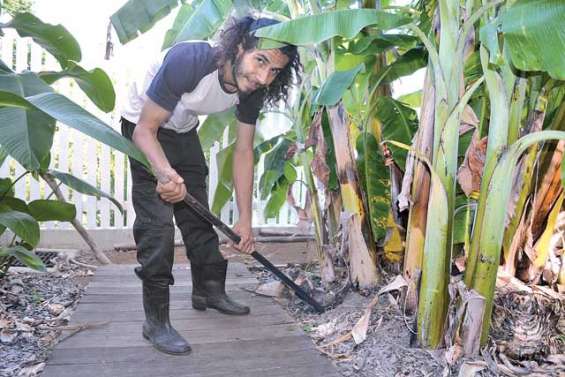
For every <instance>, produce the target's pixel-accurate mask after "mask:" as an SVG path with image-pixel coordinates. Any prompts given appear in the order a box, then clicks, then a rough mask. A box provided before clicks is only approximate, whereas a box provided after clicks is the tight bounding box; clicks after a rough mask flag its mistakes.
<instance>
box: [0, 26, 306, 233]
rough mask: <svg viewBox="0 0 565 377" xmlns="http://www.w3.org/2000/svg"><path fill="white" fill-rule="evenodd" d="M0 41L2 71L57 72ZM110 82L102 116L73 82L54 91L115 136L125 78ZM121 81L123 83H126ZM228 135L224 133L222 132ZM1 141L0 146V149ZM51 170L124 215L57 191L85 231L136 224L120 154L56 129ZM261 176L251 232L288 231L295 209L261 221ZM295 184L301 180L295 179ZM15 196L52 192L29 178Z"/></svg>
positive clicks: (231, 217) (40, 57)
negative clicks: (109, 104)
mask: <svg viewBox="0 0 565 377" xmlns="http://www.w3.org/2000/svg"><path fill="white" fill-rule="evenodd" d="M4 33H5V35H4V36H3V37H1V38H0V53H1V59H2V60H3V61H4V63H5V64H6V65H8V66H9V67H10V68H12V69H13V70H14V71H16V72H22V71H24V70H31V71H34V72H38V71H43V70H59V69H60V67H59V65H58V63H57V62H56V60H55V59H54V58H53V57H52V56H51V55H49V54H48V53H46V52H45V51H44V50H42V49H41V48H40V47H39V46H38V45H36V44H34V43H33V42H32V41H31V39H30V38H20V37H18V36H17V34H16V33H15V32H14V31H12V30H4ZM109 74H110V76H111V77H112V80H113V82H114V87H115V89H116V94H117V103H116V109H115V110H114V112H112V113H109V114H106V113H103V112H101V111H100V110H98V109H97V108H96V106H95V105H93V104H92V103H91V102H90V100H89V99H88V97H86V95H84V93H82V91H81V90H80V88H78V87H77V85H76V84H75V83H74V81H71V80H68V79H62V80H60V81H58V82H56V83H55V84H54V85H53V86H54V87H55V89H56V90H57V91H58V92H60V93H62V94H64V95H66V96H67V97H68V98H70V99H71V100H73V101H74V102H76V103H77V104H79V105H81V106H82V107H84V108H85V109H86V110H87V111H89V112H91V113H92V114H94V115H96V116H97V117H99V118H100V119H102V120H103V121H104V122H106V123H107V124H108V125H110V126H112V127H113V128H115V129H116V130H117V131H119V125H118V123H119V122H118V120H119V109H120V108H121V101H122V100H123V98H125V93H126V88H127V86H128V81H127V75H123V76H122V75H120V74H119V73H118V74H117V73H116V72H109ZM123 77H126V78H125V79H124V78H123ZM226 132H227V130H226ZM1 143H2V141H1V140H0V144H1ZM226 143H227V134H226V135H224V137H223V138H222V140H219V141H218V142H217V143H215V145H214V146H212V148H211V150H210V175H209V182H208V183H209V185H208V187H209V192H210V201H211V199H212V197H213V193H214V191H215V188H216V184H217V176H218V172H217V168H216V164H215V161H216V154H217V153H218V152H219V151H220V150H221V148H222V147H224V146H226ZM50 168H51V169H56V170H59V171H63V172H67V173H71V174H73V175H75V176H76V177H78V178H81V179H83V180H85V181H87V182H89V183H90V184H92V185H93V186H96V187H97V188H99V189H100V190H102V191H104V192H106V193H108V194H110V195H112V196H113V197H114V198H115V199H116V200H117V201H118V202H120V203H121V205H122V206H123V209H124V211H123V214H122V213H121V212H120V211H119V210H118V209H117V207H116V206H115V205H114V204H112V203H111V202H110V201H109V200H107V199H104V198H96V197H93V196H87V195H82V194H81V193H79V192H76V191H73V190H72V189H70V188H68V187H66V186H64V185H62V186H61V190H62V192H63V194H64V196H65V198H66V199H67V200H68V201H69V202H71V203H73V204H74V205H75V207H76V210H77V218H78V219H79V220H80V221H81V223H82V224H83V225H84V226H85V227H86V228H87V229H108V228H110V229H121V228H122V229H123V228H130V227H131V226H132V224H133V220H134V218H135V212H134V210H133V207H132V204H131V198H130V192H131V177H130V172H129V165H128V162H127V158H126V156H125V155H123V154H122V153H120V152H117V151H115V150H112V149H111V148H109V147H107V146H106V145H103V144H102V143H99V142H97V141H96V140H94V139H92V138H90V137H89V136H86V135H84V134H82V133H80V132H78V131H75V130H74V129H71V128H69V127H67V126H65V125H64V124H60V123H57V127H56V132H55V135H54V139H53V148H52V149H51V165H50ZM24 172H25V170H24V168H23V167H21V166H20V165H19V164H18V163H17V162H16V161H15V160H14V159H12V158H10V157H9V158H7V159H6V160H5V161H4V163H3V164H2V165H1V166H0V177H10V178H12V179H17V178H18V177H19V176H21V175H22V174H23V173H24ZM261 172H262V161H260V163H259V164H258V166H257V169H256V174H255V189H254V193H256V194H254V195H255V197H254V201H253V205H254V208H253V211H254V216H253V218H254V226H262V225H269V226H277V225H280V226H286V227H288V226H292V225H294V224H296V222H297V218H296V214H295V211H294V209H291V208H290V207H289V206H288V205H287V204H285V205H284V207H283V208H282V209H281V211H280V214H279V216H278V217H277V218H276V219H269V220H266V219H265V218H264V216H263V207H264V204H265V203H264V201H262V200H260V198H259V191H260V190H258V189H257V184H258V181H259V179H258V177H260V175H261ZM299 176H300V174H299ZM299 179H300V178H299ZM295 186H296V187H295V188H294V190H295V192H294V195H295V198H297V199H298V201H299V202H303V201H304V194H303V190H302V188H301V187H300V185H295ZM14 188H15V192H16V196H17V197H19V198H22V199H25V200H26V201H31V200H35V199H45V198H49V197H52V193H51V189H50V188H49V186H47V184H46V183H45V182H44V181H42V180H41V179H40V180H39V181H38V180H36V179H35V178H33V177H32V176H31V175H30V174H27V175H26V176H25V177H24V178H22V179H20V180H19V181H18V182H17V183H16V185H15V187H14ZM220 217H221V218H222V220H223V221H224V222H227V223H229V224H233V223H234V222H235V221H236V220H237V209H236V206H235V204H234V200H233V198H232V200H230V201H229V202H228V203H227V204H226V205H225V206H224V208H223V209H222V211H221V215H220ZM42 227H43V228H45V229H67V228H70V227H71V225H70V224H69V223H66V222H45V223H42Z"/></svg>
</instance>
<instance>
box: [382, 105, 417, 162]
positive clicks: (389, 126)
mask: <svg viewBox="0 0 565 377" xmlns="http://www.w3.org/2000/svg"><path fill="white" fill-rule="evenodd" d="M374 117H375V118H376V119H378V120H379V121H380V123H381V134H382V139H383V140H394V141H397V142H401V143H403V144H410V143H411V142H412V138H413V137H414V134H415V132H416V130H417V129H418V115H417V114H416V111H414V110H413V109H412V108H410V107H408V106H406V105H404V104H403V103H401V102H399V101H397V100H394V99H392V98H390V97H383V96H380V97H378V98H377V99H376V100H375V102H374ZM390 149H391V151H392V153H393V158H394V161H396V163H397V164H398V166H399V167H400V168H401V169H404V165H405V163H406V155H407V151H405V150H404V149H402V148H398V147H396V146H394V145H391V146H390Z"/></svg>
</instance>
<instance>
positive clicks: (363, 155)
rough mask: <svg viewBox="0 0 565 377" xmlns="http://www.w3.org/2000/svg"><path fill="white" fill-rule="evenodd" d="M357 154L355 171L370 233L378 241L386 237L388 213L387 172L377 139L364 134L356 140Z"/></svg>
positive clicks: (388, 181) (388, 189) (388, 180)
mask: <svg viewBox="0 0 565 377" xmlns="http://www.w3.org/2000/svg"><path fill="white" fill-rule="evenodd" d="M357 153H358V156H357V167H358V168H357V171H358V172H359V173H360V174H359V178H360V181H361V187H362V188H363V191H364V192H365V196H366V200H367V207H368V210H369V221H370V224H371V231H372V232H373V238H374V239H375V240H376V241H378V240H381V239H383V238H384V237H385V236H386V230H387V219H388V215H389V213H390V205H391V201H390V176H389V171H388V168H387V167H386V166H385V163H384V158H383V155H382V151H381V150H380V148H379V144H378V143H377V139H375V137H374V136H373V135H371V134H370V133H367V132H365V133H363V134H361V135H359V137H358V138H357Z"/></svg>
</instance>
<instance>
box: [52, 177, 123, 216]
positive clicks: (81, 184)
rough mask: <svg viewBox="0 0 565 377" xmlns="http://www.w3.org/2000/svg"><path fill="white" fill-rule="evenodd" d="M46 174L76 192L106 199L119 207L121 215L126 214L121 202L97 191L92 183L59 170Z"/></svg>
mask: <svg viewBox="0 0 565 377" xmlns="http://www.w3.org/2000/svg"><path fill="white" fill-rule="evenodd" d="M46 174H47V175H49V176H51V177H52V178H55V179H57V180H59V181H60V182H61V183H63V184H65V185H66V186H68V187H70V188H72V189H73V190H75V191H78V192H80V193H81V194H85V195H90V196H100V197H103V198H106V199H108V200H110V201H111V202H112V203H114V205H115V206H116V207H118V210H119V211H120V212H121V213H123V212H124V209H123V208H122V205H121V204H120V202H119V201H117V200H116V199H115V198H114V197H113V196H112V195H110V194H108V193H106V192H104V191H102V190H100V189H97V188H96V187H94V186H93V185H91V184H90V183H88V182H86V181H83V180H82V179H80V178H77V177H75V176H74V175H72V174H69V173H64V172H61V171H57V170H49V171H48V172H47V173H46ZM62 221H65V220H62Z"/></svg>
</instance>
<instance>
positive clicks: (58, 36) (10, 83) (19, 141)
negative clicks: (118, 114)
mask: <svg viewBox="0 0 565 377" xmlns="http://www.w3.org/2000/svg"><path fill="white" fill-rule="evenodd" d="M0 28H1V29H4V28H13V29H15V30H16V32H17V33H18V34H19V35H20V36H21V37H30V38H32V40H33V41H34V42H36V43H37V44H39V45H40V46H41V47H42V48H44V49H45V50H46V51H47V52H49V53H50V54H52V55H53V56H54V57H55V58H56V59H57V61H58V63H59V64H60V66H61V68H62V69H61V70H60V71H49V72H31V71H25V72H21V73H18V72H13V71H12V70H11V69H9V68H8V67H7V65H6V64H4V63H3V62H2V64H0V150H1V151H2V153H1V154H2V155H3V156H4V157H6V156H10V157H12V158H13V159H14V160H16V161H17V162H18V163H19V164H20V165H21V166H22V167H23V168H24V169H25V172H24V173H23V174H22V175H20V176H19V177H16V179H15V180H14V181H11V180H10V179H9V178H7V177H2V179H3V185H2V187H0V188H1V190H0V218H1V219H0V234H1V233H3V232H4V231H5V230H6V229H9V230H10V231H11V232H12V233H13V234H14V237H13V239H12V241H10V243H9V244H8V245H6V246H3V247H2V249H1V251H0V256H1V257H2V259H3V262H1V264H3V265H5V266H7V265H8V263H6V262H7V260H8V259H11V258H12V257H15V258H18V259H21V260H22V261H23V262H24V263H27V264H29V265H30V266H31V267H36V268H41V266H42V264H41V263H40V261H39V260H38V259H37V258H35V257H34V256H33V253H32V252H31V250H32V249H33V248H34V247H35V246H36V245H37V243H38V241H39V225H38V222H39V221H53V220H56V221H71V222H73V224H74V225H75V226H77V227H82V225H81V224H80V223H79V222H78V221H77V220H76V213H75V208H74V205H72V204H68V203H66V202H64V198H63V197H59V198H58V200H37V201H32V202H30V203H25V202H24V201H22V200H21V199H18V198H15V197H14V196H13V190H12V187H13V185H14V183H15V182H16V181H17V180H20V179H22V178H24V177H25V175H27V174H31V175H32V176H33V178H34V179H37V180H39V179H40V177H42V179H44V180H46V181H47V182H48V183H52V184H53V188H57V190H58V187H57V186H58V183H56V182H57V181H58V182H59V183H61V184H66V185H68V186H69V187H71V188H72V189H73V190H76V191H79V192H82V193H85V194H89V195H97V196H102V197H107V198H111V197H110V196H109V195H108V194H106V193H103V192H101V191H100V190H98V189H97V188H96V187H93V186H92V185H90V184H88V183H87V182H84V181H82V180H81V179H79V178H76V177H73V176H71V175H69V174H67V173H66V172H56V171H52V170H50V169H49V165H50V160H51V154H50V151H51V147H52V143H53V135H54V132H55V129H56V128H55V124H56V122H57V121H58V122H60V123H62V124H64V125H66V126H69V127H71V128H74V129H76V130H78V131H80V132H82V133H84V134H86V135H88V136H90V137H92V138H94V139H96V140H98V141H100V142H102V143H104V144H106V145H108V146H110V147H112V148H114V149H116V150H119V151H120V152H123V153H125V154H127V155H128V156H130V157H132V158H135V159H136V160H138V161H140V162H141V163H142V164H144V165H145V166H147V167H149V165H148V163H147V160H146V158H145V156H144V155H143V154H142V153H141V152H140V151H139V150H138V149H137V148H136V147H135V146H134V145H133V144H132V143H131V142H130V141H128V140H127V139H125V138H124V137H122V136H121V135H120V134H119V133H117V132H116V131H115V130H114V129H113V128H112V127H110V126H109V125H107V124H105V123H104V122H103V121H101V120H100V119H98V118H97V117H95V116H94V115H92V114H90V113H89V112H87V111H86V110H84V109H83V108H82V107H80V106H79V105H77V104H76V103H74V102H73V101H71V100H70V99H68V98H67V97H65V96H64V95H62V94H60V93H57V92H56V91H55V90H54V89H53V88H52V87H51V86H50V84H52V83H54V82H55V81H57V80H59V79H61V78H64V77H67V78H71V79H74V80H75V81H76V82H77V84H78V86H79V87H80V88H82V89H83V91H84V92H85V94H86V95H87V96H88V97H89V98H90V99H91V100H92V102H93V103H94V104H95V105H96V106H97V107H99V108H100V109H101V110H103V111H106V112H108V111H111V110H112V109H113V108H114V104H115V93H114V89H113V86H112V84H111V81H110V79H109V78H108V76H107V75H106V73H105V72H104V71H102V70H101V69H99V68H95V69H93V70H90V71H88V70H86V69H84V68H82V67H81V66H80V65H79V64H78V62H79V61H80V58H81V50H80V47H79V45H78V43H77V42H76V40H75V39H74V37H73V36H72V35H71V34H70V33H69V32H68V31H67V30H66V29H65V28H64V27H63V26H61V25H50V24H46V23H43V22H42V21H41V20H39V19H38V18H37V17H35V16H34V15H32V14H30V13H19V14H17V15H15V16H14V17H13V18H12V19H11V20H9V21H8V22H6V23H4V24H2V25H0ZM3 161H4V159H3V160H2V162H3ZM111 200H113V198H112V199H111ZM113 202H114V203H115V204H118V205H119V203H118V202H117V201H115V200H113ZM118 208H119V209H120V210H121V207H120V206H118ZM81 230H83V229H81ZM95 252H96V251H95ZM98 256H100V258H101V259H102V260H101V261H102V262H106V263H107V262H109V260H108V259H107V258H105V256H103V254H98Z"/></svg>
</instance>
